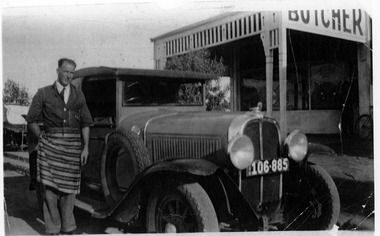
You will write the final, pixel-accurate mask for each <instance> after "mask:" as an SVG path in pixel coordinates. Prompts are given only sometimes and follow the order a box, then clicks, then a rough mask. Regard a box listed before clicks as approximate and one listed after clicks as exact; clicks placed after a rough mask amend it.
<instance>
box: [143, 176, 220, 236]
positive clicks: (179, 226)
mask: <svg viewBox="0 0 380 236" xmlns="http://www.w3.org/2000/svg"><path fill="white" fill-rule="evenodd" d="M146 227H147V231H148V233H164V232H166V233H174V232H177V233H184V232H218V231H219V225H218V219H217V216H216V213H215V209H214V206H213V204H212V202H211V200H210V198H209V196H208V195H207V193H206V191H205V190H204V189H203V188H202V187H201V186H200V185H199V184H198V183H191V184H183V185H178V186H177V187H172V188H170V187H166V188H164V189H162V188H156V190H154V191H153V192H152V194H151V195H150V197H149V199H148V203H147V209H146Z"/></svg>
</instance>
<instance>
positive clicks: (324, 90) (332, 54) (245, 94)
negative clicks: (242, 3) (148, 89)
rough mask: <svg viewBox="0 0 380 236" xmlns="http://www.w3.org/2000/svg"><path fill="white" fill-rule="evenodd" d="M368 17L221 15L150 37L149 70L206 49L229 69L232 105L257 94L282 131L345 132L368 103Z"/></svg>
mask: <svg viewBox="0 0 380 236" xmlns="http://www.w3.org/2000/svg"><path fill="white" fill-rule="evenodd" d="M371 22H372V21H371V18H370V17H369V15H368V14H367V13H366V12H365V11H364V10H362V9H326V10H288V11H273V12H270V11H262V12H232V13H227V14H223V15H219V16H216V17H214V18H210V19H207V20H204V21H201V22H197V23H194V24H192V25H189V26H186V27H183V28H180V29H177V30H174V31H171V32H168V33H165V34H163V35H160V36H157V37H155V38H153V39H152V42H153V43H154V60H155V68H156V69H164V67H165V63H166V61H168V60H170V59H171V58H172V57H174V56H178V55H181V54H186V53H188V52H190V51H192V50H198V49H202V48H207V49H208V50H209V51H210V52H211V54H212V55H213V57H214V56H215V57H217V58H223V61H224V64H225V65H227V67H228V68H229V70H228V71H229V72H228V73H229V74H228V76H229V77H230V87H231V91H230V92H231V98H230V104H231V110H232V111H247V110H248V109H249V100H250V98H251V97H252V94H253V93H258V94H259V97H260V100H261V101H262V103H263V110H264V111H265V112H266V113H268V114H269V115H271V116H273V117H275V118H276V119H277V120H278V121H279V124H280V127H281V128H282V130H283V132H284V133H285V132H288V131H290V130H293V129H301V130H302V131H304V132H306V133H310V134H319V133H325V134H334V133H339V132H340V129H339V127H342V129H343V131H344V132H348V133H351V132H353V127H354V123H355V120H356V119H357V118H358V117H359V116H360V115H361V114H368V113H370V112H371V109H372V82H373V79H372V35H371V34H372V31H371V27H372V25H371V24H372V23H371ZM343 104H344V105H343ZM343 108H344V109H343ZM342 111H343V113H342ZM341 114H343V116H342V117H341ZM341 118H343V120H345V121H344V122H343V123H342V126H339V124H340V121H341Z"/></svg>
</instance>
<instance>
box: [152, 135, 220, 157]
mask: <svg viewBox="0 0 380 236" xmlns="http://www.w3.org/2000/svg"><path fill="white" fill-rule="evenodd" d="M220 149H221V140H220V139H219V138H217V137H207V136H206V137H205V136H199V137H198V136H165V135H153V136H152V150H154V151H153V152H152V158H153V161H154V162H156V161H160V160H163V159H167V158H172V157H177V158H181V157H193V158H204V157H206V156H208V155H211V154H213V153H215V152H216V151H218V150H220Z"/></svg>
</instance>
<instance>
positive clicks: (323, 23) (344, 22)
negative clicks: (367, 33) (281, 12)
mask: <svg viewBox="0 0 380 236" xmlns="http://www.w3.org/2000/svg"><path fill="white" fill-rule="evenodd" d="M362 15H363V14H362V11H361V10H360V9H352V10H348V9H337V10H294V11H289V12H288V20H289V21H290V22H293V23H297V24H304V25H305V26H308V27H317V28H320V29H328V30H333V31H339V32H345V33H348V34H353V35H357V36H363V35H364V33H363V18H364V17H362Z"/></svg>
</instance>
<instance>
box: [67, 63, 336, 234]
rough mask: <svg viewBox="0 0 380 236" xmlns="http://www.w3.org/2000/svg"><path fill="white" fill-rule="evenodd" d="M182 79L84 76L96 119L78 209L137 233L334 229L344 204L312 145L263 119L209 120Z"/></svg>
mask: <svg viewBox="0 0 380 236" xmlns="http://www.w3.org/2000/svg"><path fill="white" fill-rule="evenodd" d="M211 79H216V77H214V76H213V75H209V74H200V73H192V72H183V71H167V70H140V69H126V68H108V67H91V68H84V69H81V70H78V71H76V73H75V76H74V79H73V82H72V83H73V85H75V86H76V87H77V88H79V89H81V90H82V91H83V93H84V95H85V97H86V101H87V104H88V107H89V110H90V112H91V115H92V117H93V119H94V122H95V125H94V126H93V127H91V135H90V136H91V137H90V138H91V141H90V157H89V160H88V162H87V164H86V165H84V166H83V167H82V168H83V171H82V187H81V193H80V195H78V197H77V202H76V206H77V207H79V208H81V209H83V210H85V211H88V212H90V213H91V214H92V216H94V217H98V218H106V217H113V218H114V219H116V221H117V222H119V223H121V225H123V226H125V228H128V227H131V228H134V229H139V230H138V232H148V233H153V232H214V231H227V232H228V231H257V230H326V229H331V228H332V227H333V226H334V224H335V223H336V222H337V219H338V216H339V211H340V200H339V195H338V192H337V188H336V186H335V184H334V182H333V180H332V179H331V177H330V176H329V174H328V173H327V172H325V171H324V170H323V169H322V168H321V167H319V166H317V165H315V164H313V163H310V162H308V156H309V155H310V153H309V152H308V140H307V138H306V136H305V134H303V133H302V132H301V131H299V130H295V131H293V132H291V133H290V134H289V135H288V136H287V137H286V138H284V137H281V134H280V130H279V125H278V123H277V122H276V121H275V120H274V119H272V118H271V117H268V116H267V115H266V114H265V113H263V112H261V111H257V112H209V111H206V106H205V103H206V101H205V82H206V81H208V80H211Z"/></svg>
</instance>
